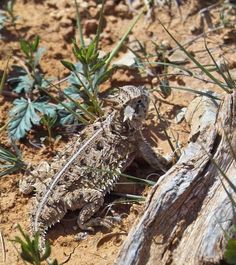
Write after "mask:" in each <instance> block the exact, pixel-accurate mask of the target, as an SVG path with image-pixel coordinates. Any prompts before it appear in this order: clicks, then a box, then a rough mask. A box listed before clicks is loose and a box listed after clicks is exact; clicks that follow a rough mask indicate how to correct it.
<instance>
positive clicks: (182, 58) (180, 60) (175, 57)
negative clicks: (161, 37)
mask: <svg viewBox="0 0 236 265" xmlns="http://www.w3.org/2000/svg"><path fill="white" fill-rule="evenodd" d="M168 59H169V61H170V62H171V63H177V64H184V63H187V62H188V61H189V58H188V56H187V55H186V54H185V53H184V52H183V51H181V50H179V49H178V50H176V51H174V52H173V53H172V54H171V55H170V56H168Z"/></svg>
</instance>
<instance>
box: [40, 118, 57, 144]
mask: <svg viewBox="0 0 236 265" xmlns="http://www.w3.org/2000/svg"><path fill="white" fill-rule="evenodd" d="M56 120H57V115H54V116H49V115H46V114H45V115H43V117H42V118H41V124H43V125H44V126H45V127H46V129H47V132H48V142H49V144H50V145H51V146H52V144H53V138H52V128H53V126H55V123H56Z"/></svg>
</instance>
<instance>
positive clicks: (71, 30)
mask: <svg viewBox="0 0 236 265" xmlns="http://www.w3.org/2000/svg"><path fill="white" fill-rule="evenodd" d="M62 36H63V39H64V40H65V41H71V39H72V38H73V37H74V36H75V27H72V26H70V27H67V28H63V31H62Z"/></svg>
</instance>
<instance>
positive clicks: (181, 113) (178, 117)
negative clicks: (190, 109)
mask: <svg viewBox="0 0 236 265" xmlns="http://www.w3.org/2000/svg"><path fill="white" fill-rule="evenodd" d="M186 111H187V108H186V107H185V108H182V109H180V110H179V111H178V112H177V115H176V117H175V122H176V123H177V124H178V123H181V122H182V121H183V120H184V117H185V113H186Z"/></svg>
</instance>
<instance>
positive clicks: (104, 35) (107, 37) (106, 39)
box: [101, 32, 114, 45]
mask: <svg viewBox="0 0 236 265" xmlns="http://www.w3.org/2000/svg"><path fill="white" fill-rule="evenodd" d="M101 39H102V42H103V44H106V45H110V44H112V43H113V42H114V41H113V39H112V37H111V34H110V33H107V32H103V33H102V34H101Z"/></svg>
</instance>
